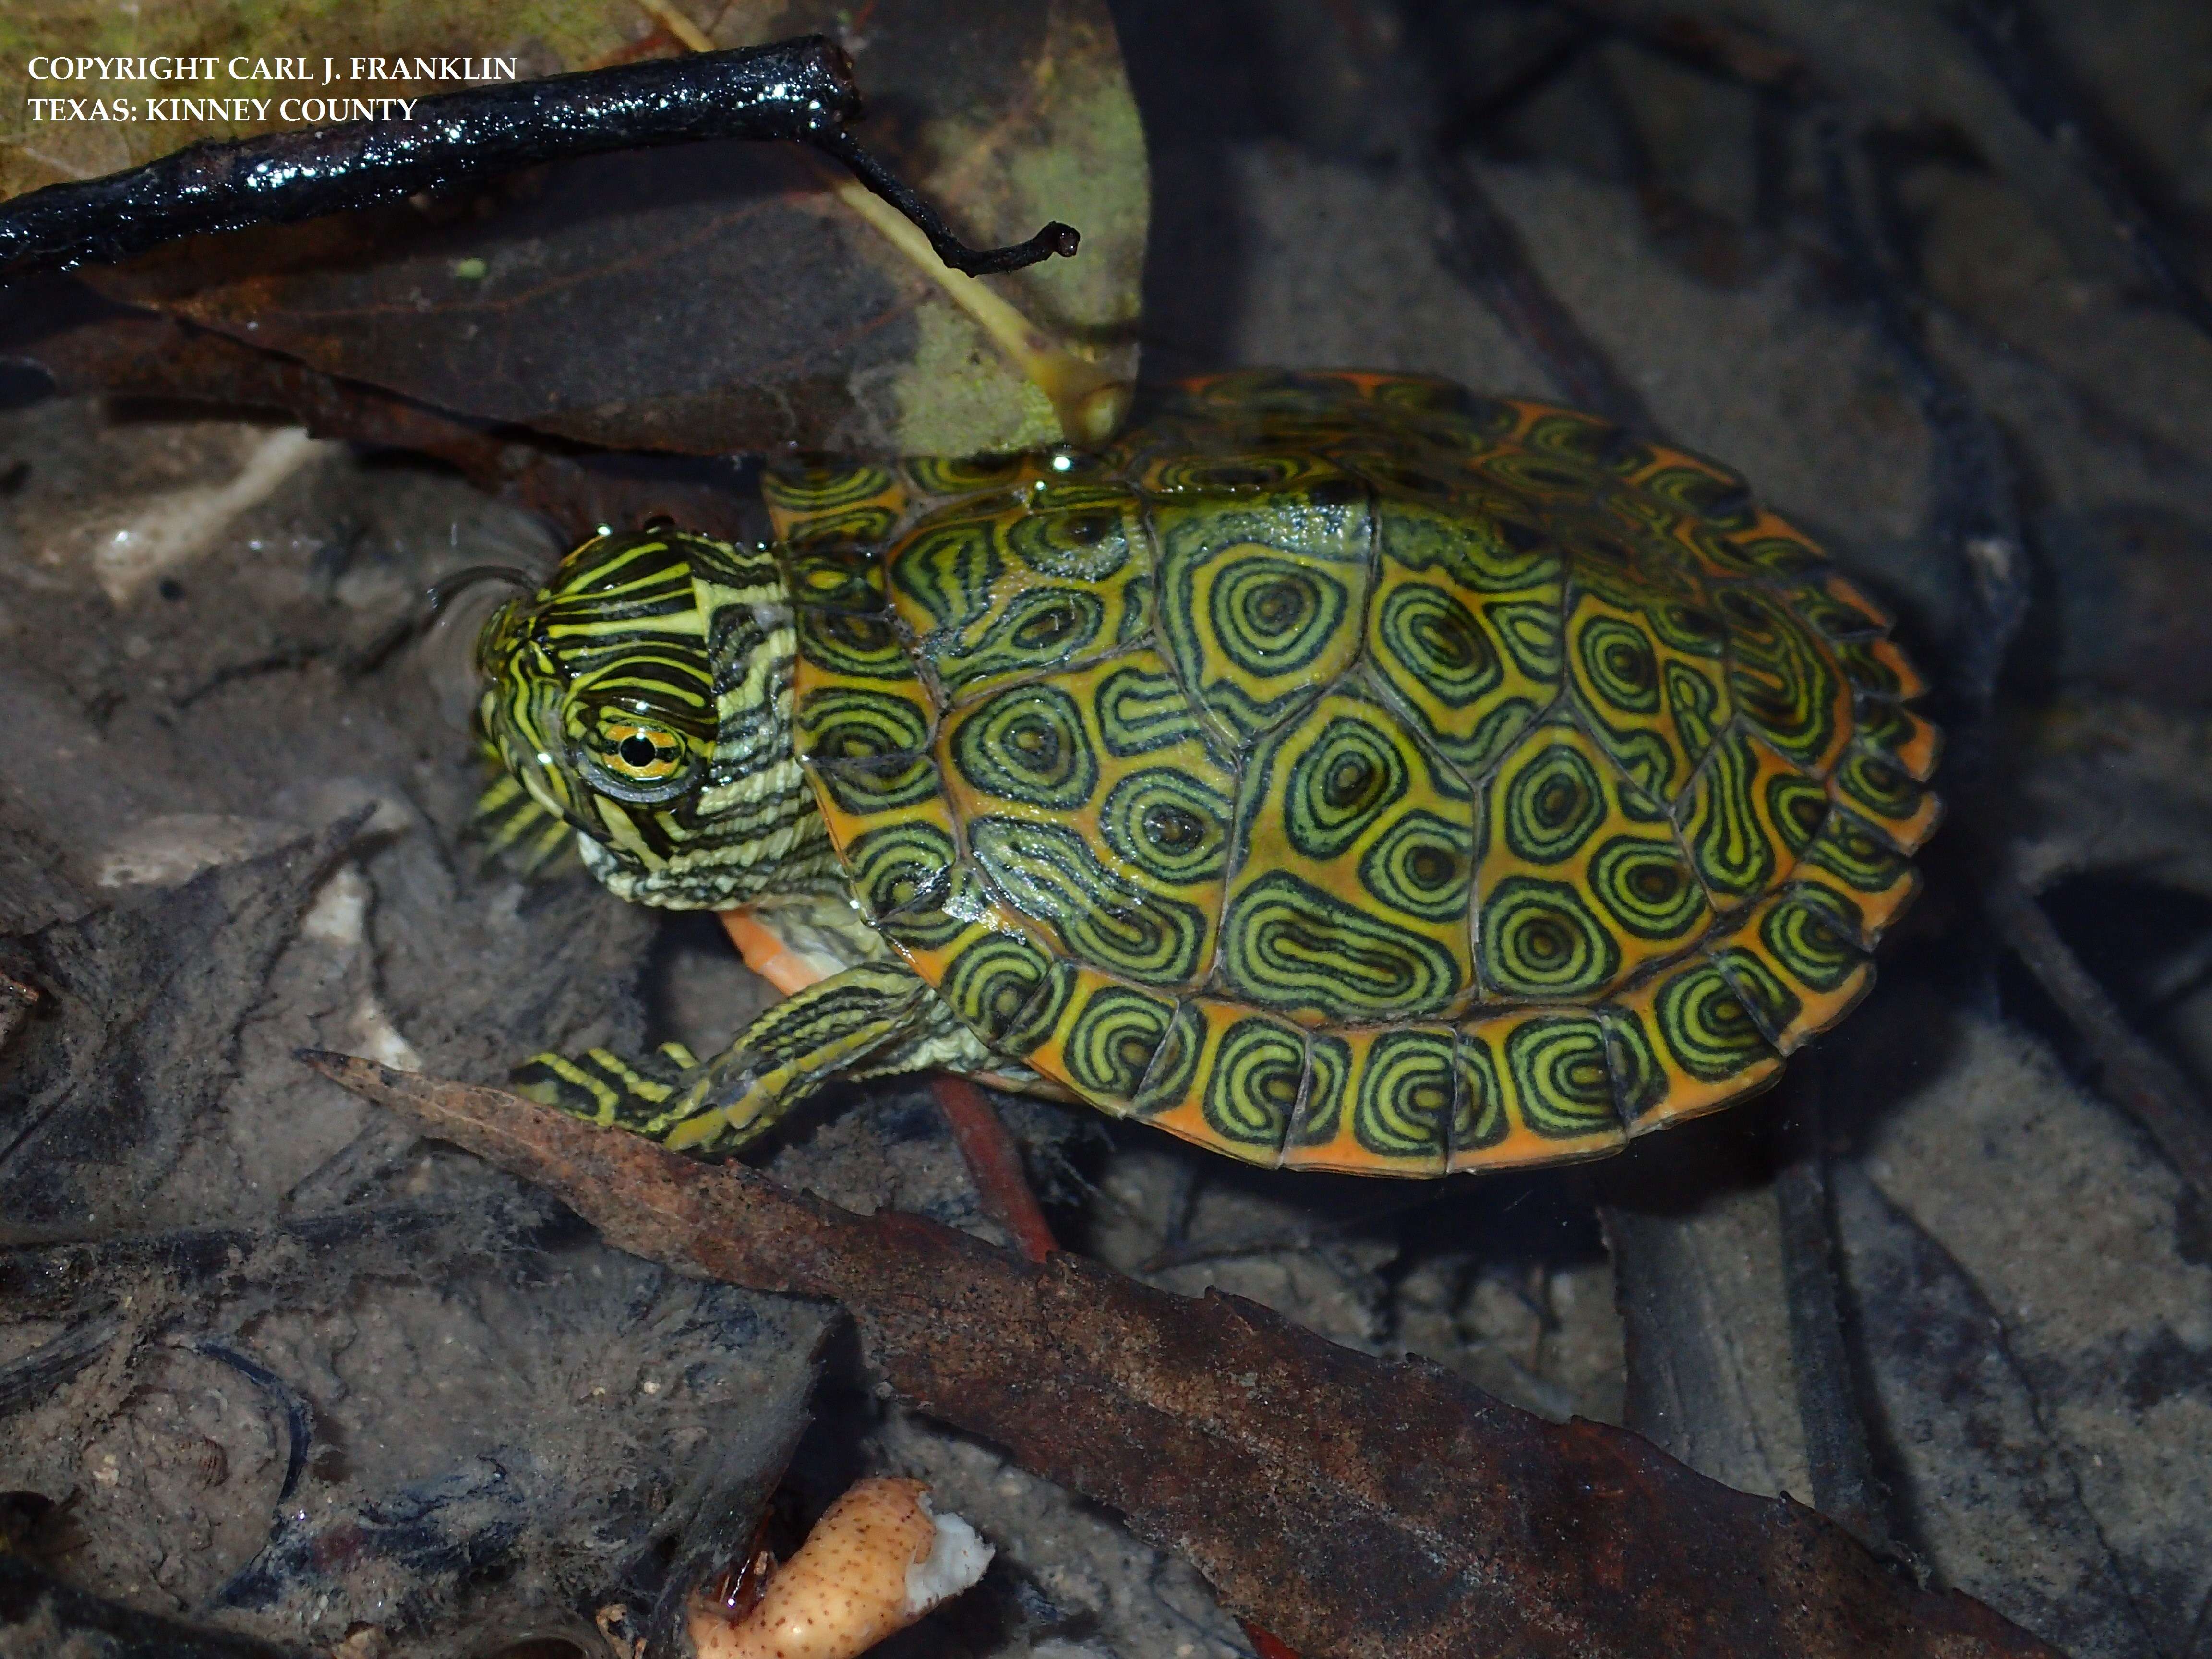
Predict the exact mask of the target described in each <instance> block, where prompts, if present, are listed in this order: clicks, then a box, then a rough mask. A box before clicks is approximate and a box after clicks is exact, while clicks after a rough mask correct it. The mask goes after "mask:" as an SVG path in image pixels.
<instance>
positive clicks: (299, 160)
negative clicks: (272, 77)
mask: <svg viewBox="0 0 2212 1659" xmlns="http://www.w3.org/2000/svg"><path fill="white" fill-rule="evenodd" d="M860 109H861V104H860V89H859V88H858V87H857V86H855V85H854V81H853V68H852V64H850V63H849V62H848V61H847V59H846V57H845V54H844V53H843V52H842V51H840V50H839V49H838V47H837V46H836V44H835V43H834V42H832V41H830V40H826V39H824V38H823V37H822V36H820V35H807V36H805V37H803V38H801V39H799V40H785V41H779V42H777V43H776V44H775V45H773V46H747V47H744V48H741V49H739V50H738V51H734V52H696V53H691V54H689V55H686V56H684V57H682V58H669V59H659V60H655V61H653V62H650V63H643V64H622V65H620V66H618V67H617V68H613V69H602V70H585V71H583V72H581V73H580V74H575V75H561V76H552V77H550V79H546V80H543V81H527V82H520V83H518V84H516V85H513V86H506V87H494V88H481V89H477V90H472V91H469V92H457V93H450V94H445V95H442V96H439V97H432V98H423V99H421V100H416V103H415V106H414V108H413V111H412V112H411V116H412V118H410V119H408V120H405V121H354V122H349V123H347V124H345V125H341V126H331V127H310V128H307V129H304V130H301V131H295V132H282V133H274V134H270V135H269V136H266V137H259V138H246V139H241V140H239V141H237V142H235V143H205V144H194V145H191V147H189V148H187V149H180V150H178V151H176V152H175V153H174V154H173V155H165V156H163V157H161V159H160V160H159V161H150V162H149V163H148V164H147V165H145V166H144V167H134V168H132V169H131V170H130V171H129V172H126V173H110V174H108V175H107V176H106V177H105V178H100V179H88V180H86V181H84V182H83V183H78V184H66V185H49V186H48V187H47V188H46V189H44V190H38V191H31V192H30V193H29V194H27V195H25V196H21V197H17V198H16V199H15V200H14V201H12V202H9V203H7V204H4V205H0V270H5V271H9V272H11V273H14V272H21V271H27V270H33V269H40V268H44V267H47V266H54V265H64V266H66V265H74V264H82V263H84V262H86V261H92V262H94V263H97V264H110V263H112V262H114V261H117V260H120V259H127V258H132V257H133V256H135V255H137V254H140V253H144V252H148V251H149V250H150V249H152V248H155V247H158V246H161V245H162V244H163V243H166V242H171V241H174V240H177V239H179V237H184V236H191V235H197V234H203V233H205V232H210V231H226V230H242V229H245V228H249V227H251V226H255V225H268V224H290V223H294V222H297V221H299V220H302V219H313V218H319V217H320V216H323V215H325V214H329V213H337V212H341V211H344V210H350V209H356V208H364V207H371V206H374V205H375V204H378V203H380V202H390V201H395V200H398V198H400V197H406V196H411V195H414V194H416V192H418V191H435V190H442V189H446V188H447V187H449V186H451V185H457V184H460V183H462V182H464V181H465V180H471V179H488V178H492V177H495V176H496V175H498V174H500V173H512V172H513V171H515V170H516V169H518V168H520V167H534V166H537V165H538V164H540V163H543V162H546V161H565V160H568V159H571V158H574V157H576V156H583V155H601V154H605V153H606V152H608V151H612V150H629V149H651V148H654V147H658V146H661V145H667V144H686V143H700V142H702V141H704V140H708V139H718V138H742V139H754V140H761V141H778V140H781V141H786V142H794V143H810V144H813V145H815V146H817V148H819V149H822V150H823V151H824V152H826V153H827V154H829V155H833V156H835V157H836V158H837V160H839V161H842V162H843V163H844V164H845V165H846V166H847V167H850V168H851V169H852V170H853V172H854V174H855V175H856V176H857V177H859V178H860V180H861V182H862V183H864V184H866V185H867V186H868V188H869V189H871V190H872V191H875V192H876V193H877V194H878V195H879V196H881V197H884V199H885V200H886V201H888V202H890V204H891V205H892V206H894V207H896V209H898V210H899V211H900V212H901V213H903V214H905V215H906V216H908V218H910V219H912V220H913V221H914V222H915V223H916V224H917V225H919V226H921V229H922V231H923V233H924V234H927V236H928V238H929V240H930V245H931V246H933V247H934V248H935V249H936V250H937V252H938V253H939V257H940V258H943V259H944V260H945V263H946V264H950V265H951V266H953V267H954V268H955V269H957V270H963V271H966V272H967V273H968V274H969V275H970V276H975V275H978V274H981V273H983V272H989V271H1001V270H1018V269H1019V268H1020V267H1021V266H1023V265H1027V264H1036V262H1037V261H1038V260H1040V259H1043V258H1048V257H1050V256H1051V255H1053V254H1055V253H1059V254H1072V253H1073V252H1075V247H1076V242H1077V240H1078V239H1077V236H1076V233H1075V232H1074V231H1073V229H1072V228H1069V227H1068V226H1066V225H1062V224H1058V223H1054V224H1050V225H1047V226H1046V227H1045V228H1044V229H1043V230H1042V231H1040V232H1038V233H1037V234H1036V235H1035V236H1033V237H1031V238H1030V240H1028V241H1027V242H1024V243H1021V244H1019V245H1018V246H1012V247H1001V248H982V249H975V248H970V247H969V246H968V245H967V244H965V243H964V242H963V241H961V240H959V238H957V236H955V235H953V234H952V233H951V231H950V230H949V229H948V228H946V227H945V222H944V221H943V220H942V219H940V218H939V216H937V214H936V213H934V212H933V210H931V209H930V208H929V207H928V206H927V204H925V203H923V202H922V201H921V198H920V197H917V196H915V193H914V192H913V191H911V190H909V189H908V188H907V186H906V185H903V184H902V183H900V181H899V180H898V179H896V177H895V176H894V175H893V174H892V173H890V171H889V169H887V168H885V167H884V166H883V164H882V163H881V162H879V161H876V160H875V159H874V158H873V157H872V156H870V155H867V154H866V152H865V151H863V150H861V149H860V148H859V146H857V145H856V144H854V143H853V141H852V138H851V137H850V136H849V135H848V133H847V132H846V131H845V125H844V124H845V123H846V122H848V121H850V120H855V119H858V118H859V117H860Z"/></svg>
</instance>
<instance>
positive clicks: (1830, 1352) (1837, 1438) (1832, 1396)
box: [1774, 1066, 1898, 1556]
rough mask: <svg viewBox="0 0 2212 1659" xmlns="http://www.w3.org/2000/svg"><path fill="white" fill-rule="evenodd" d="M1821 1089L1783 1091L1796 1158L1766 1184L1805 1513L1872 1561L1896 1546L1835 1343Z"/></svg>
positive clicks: (1808, 1073) (1846, 1365)
mask: <svg viewBox="0 0 2212 1659" xmlns="http://www.w3.org/2000/svg"><path fill="white" fill-rule="evenodd" d="M1821 1083H1822V1079H1821V1074H1820V1072H1819V1071H1818V1070H1817V1069H1815V1068H1813V1067H1809V1066H1808V1067H1803V1068H1801V1075H1799V1076H1797V1077H1796V1078H1795V1079H1792V1081H1791V1085H1790V1090H1791V1095H1792V1102H1791V1103H1792V1105H1793V1106H1794V1108H1795V1112H1794V1117H1795V1123H1794V1125H1793V1127H1794V1130H1795V1134H1796V1148H1795V1151H1796V1156H1795V1157H1794V1158H1792V1159H1791V1160H1790V1163H1789V1164H1787V1165H1785V1166H1784V1169H1783V1170H1782V1172H1781V1173H1780V1174H1779V1175H1778V1176H1776V1177H1775V1179H1774V1198H1775V1202H1776V1205H1777V1206H1778V1208H1779V1210H1780V1212H1781V1218H1782V1272H1783V1278H1784V1285H1785V1289H1786V1299H1787V1301H1788V1304H1789V1310H1790V1364H1791V1367H1792V1369H1794V1370H1796V1373H1797V1411H1798V1416H1799V1417H1800V1419H1802V1422H1803V1424H1804V1428H1805V1461H1806V1463H1807V1465H1808V1467H1809V1468H1810V1469H1811V1471H1812V1476H1813V1507H1814V1508H1815V1509H1817V1510H1820V1513H1821V1514H1823V1515H1825V1516H1828V1517H1829V1518H1830V1519H1831V1520H1832V1521H1834V1522H1837V1523H1838V1525H1841V1526H1844V1527H1847V1528H1850V1531H1851V1532H1852V1533H1854V1534H1856V1535H1857V1538H1858V1540H1859V1541H1860V1542H1861V1543H1863V1544H1864V1545H1865V1546H1866V1547H1868V1548H1869V1549H1870V1550H1873V1551H1874V1552H1875V1553H1876V1554H1877V1555H1884V1556H1894V1555H1896V1553H1898V1548H1897V1540H1896V1536H1895V1534H1894V1533H1893V1530H1892V1528H1891V1527H1890V1524H1889V1518H1888V1516H1887V1510H1886V1507H1885V1505H1884V1504H1883V1501H1882V1491H1881V1484H1880V1483H1879V1482H1878V1481H1877V1480H1875V1473H1874V1454H1873V1449H1872V1448H1871V1446H1870V1445H1869V1442H1868V1437H1867V1431H1866V1413H1865V1412H1864V1410H1863V1406H1862V1402H1861V1401H1860V1399H1859V1391H1858V1387H1857V1382H1856V1380H1855V1379H1854V1377H1853V1376H1852V1374H1851V1364H1850V1349H1849V1347H1848V1346H1846V1344H1845V1342H1844V1322H1843V1311H1842V1297H1841V1291H1840V1288H1839V1285H1838V1280H1837V1274H1836V1263H1835V1250H1836V1226H1835V1216H1834V1212H1833V1206H1832V1204H1831V1202H1830V1200H1829V1194H1828V1164H1827V1149H1826V1145H1825V1144H1824V1142H1825V1131H1824V1124H1823V1120H1824V1117H1825V1113H1824V1110H1823V1103H1822V1087H1821Z"/></svg>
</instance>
